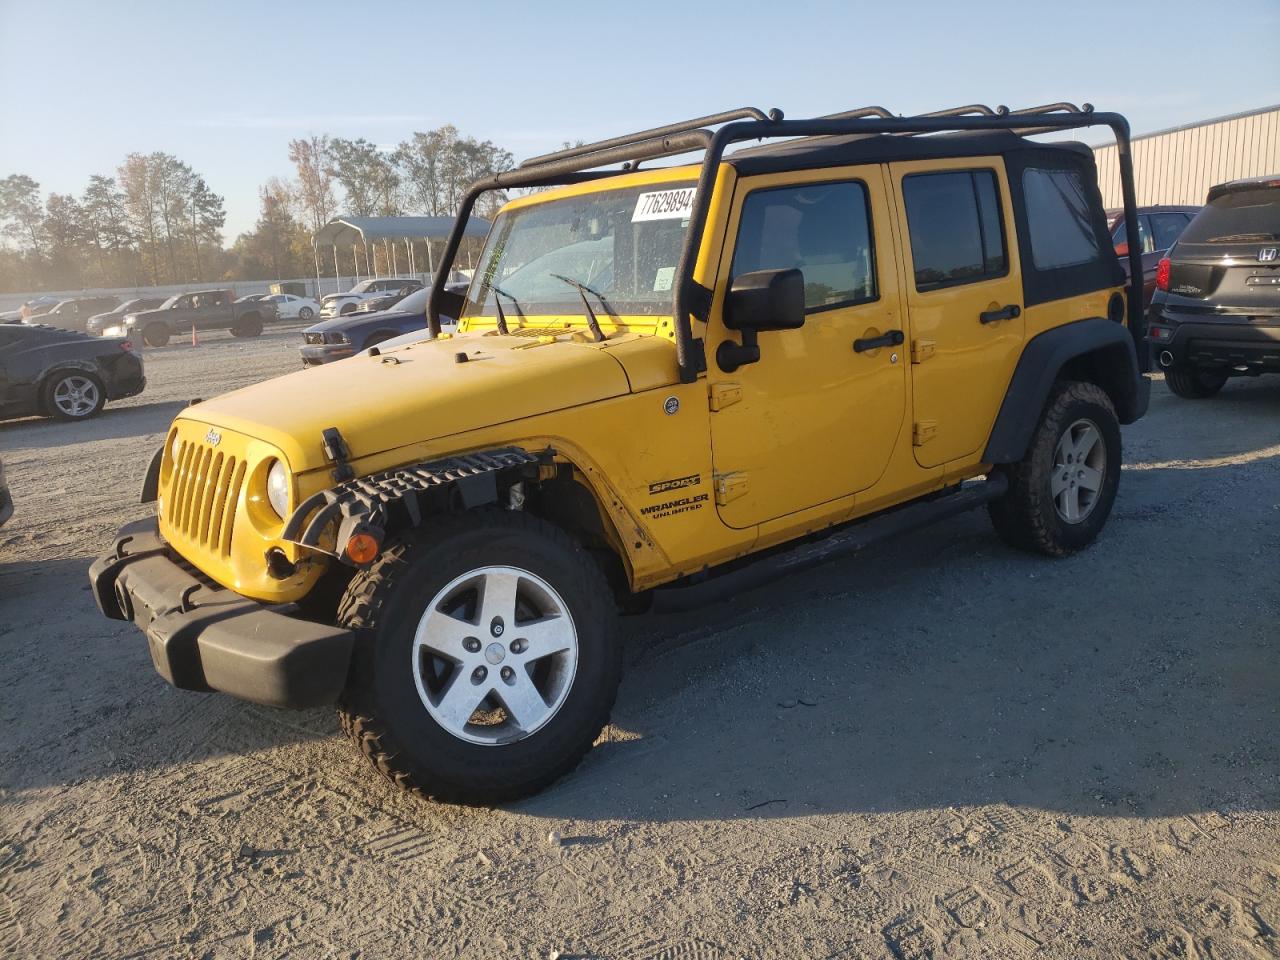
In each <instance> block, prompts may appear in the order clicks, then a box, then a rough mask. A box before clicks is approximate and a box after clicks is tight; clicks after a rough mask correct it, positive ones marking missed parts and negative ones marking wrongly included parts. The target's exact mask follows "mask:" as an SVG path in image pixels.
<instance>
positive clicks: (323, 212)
mask: <svg viewBox="0 0 1280 960" xmlns="http://www.w3.org/2000/svg"><path fill="white" fill-rule="evenodd" d="M289 160H290V161H291V162H292V163H293V166H294V169H295V170H296V171H297V174H298V186H297V198H298V203H299V204H300V205H301V207H302V209H303V211H304V212H305V215H306V222H307V226H308V227H310V228H311V232H312V233H315V232H316V231H317V230H319V229H320V228H321V227H323V226H324V225H325V224H326V223H328V222H329V221H330V220H331V219H333V215H334V212H335V211H336V210H337V200H336V199H335V198H334V195H333V180H334V176H335V174H334V172H333V167H334V157H333V151H332V148H331V146H330V142H329V137H328V136H327V135H324V136H318V137H316V136H312V137H308V138H307V139H305V140H302V139H298V140H290V141H289Z"/></svg>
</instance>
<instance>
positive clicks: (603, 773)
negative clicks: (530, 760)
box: [0, 328, 1280, 960]
mask: <svg viewBox="0 0 1280 960" xmlns="http://www.w3.org/2000/svg"><path fill="white" fill-rule="evenodd" d="M299 341H300V337H299V335H298V331H297V328H275V329H273V330H272V331H271V332H269V333H268V334H267V335H265V336H263V337H262V338H260V339H258V340H256V341H252V342H242V341H235V340H231V339H228V338H225V337H220V336H216V335H211V336H209V337H208V338H207V339H206V340H205V341H204V343H203V345H202V346H201V347H200V348H198V349H193V348H191V347H190V346H185V345H180V344H174V345H172V346H170V347H167V348H165V349H161V350H152V351H149V352H148V355H147V365H148V375H149V377H150V386H149V388H148V390H147V391H146V393H144V394H143V395H142V396H141V397H138V398H135V399H134V400H131V401H127V402H123V403H119V404H112V405H111V406H109V407H108V409H107V411H106V413H105V414H104V415H103V416H102V417H101V418H100V419H98V420H96V421H94V422H92V423H89V424H83V425H65V424H55V423H52V422H48V421H42V420H25V421H17V422H11V423H7V424H0V451H2V453H3V457H4V461H5V466H6V468H7V470H8V472H9V479H10V483H11V484H12V486H13V489H14V496H15V499H16V501H17V513H16V515H15V517H14V518H13V520H12V521H10V523H9V524H8V525H6V526H5V527H4V528H3V529H0V610H2V611H3V614H4V616H3V619H2V621H0V656H3V662H4V664H5V669H4V671H3V673H2V674H0V723H3V728H4V731H5V736H4V739H3V744H2V748H3V749H2V751H0V954H3V953H9V954H11V955H14V956H23V957H35V956H42V957H43V956H51V957H53V956H57V957H77V958H79V957H97V956H104V957H118V956H129V957H139V956H148V957H188V956H190V957H237V956H253V957H284V956H289V957H312V956H315V957H368V958H374V957H388V958H399V957H408V956H422V957H426V956H431V957H435V956H453V955H458V956H466V957H540V958H545V957H549V956H555V955H557V951H558V952H559V953H558V955H559V956H561V957H595V958H614V957H616V958H653V960H657V958H664V960H676V958H681V960H694V958H699V960H713V958H731V957H733V958H736V957H841V958H845V957H849V958H852V957H896V958H899V960H903V958H926V957H952V956H986V957H993V958H1011V957H1023V956H1036V957H1057V958H1080V957H1099V958H1103V957H1105V958H1113V957H1134V958H1138V957H1141V958H1147V957H1158V958H1179V957H1196V958H1202V960H1210V958H1213V960H1220V958H1242V960H1244V958H1248V960H1258V958H1264V957H1276V956H1280V814H1278V813H1277V807H1278V806H1280V742H1278V740H1277V733H1278V732H1280V659H1278V657H1277V647H1278V645H1280V627H1278V625H1280V587H1278V586H1277V577H1276V562H1277V559H1280V378H1273V379H1270V380H1261V381H1254V382H1248V383H1233V384H1231V385H1229V386H1228V388H1227V389H1226V390H1225V391H1224V393H1223V394H1222V395H1221V397H1219V398H1218V399H1216V400H1213V401H1210V402H1206V403H1188V402H1185V401H1178V400H1175V399H1174V398H1172V397H1171V396H1170V395H1169V394H1168V393H1167V392H1166V390H1165V388H1164V386H1163V385H1162V384H1159V383H1157V384H1156V385H1155V390H1154V398H1153V402H1152V409H1151V412H1150V415H1149V416H1148V417H1147V418H1146V419H1145V420H1144V421H1142V422H1141V423H1139V424H1137V425H1135V426H1133V427H1130V428H1126V430H1125V438H1124V440H1125V446H1126V459H1127V461H1128V467H1127V469H1126V472H1125V474H1124V479H1123V482H1122V484H1121V488H1120V499H1119V501H1118V503H1117V506H1116V510H1115V513H1114V514H1113V516H1112V519H1111V522H1110V524H1109V525H1108V527H1107V529H1106V531H1105V533H1104V535H1103V538H1102V539H1101V540H1100V542H1099V543H1098V544H1097V545H1096V546H1095V547H1094V548H1093V549H1091V550H1089V551H1087V552H1086V553H1084V554H1083V555H1080V556H1077V557H1074V558H1072V559H1069V560H1065V561H1056V562H1055V561H1048V560H1043V559H1039V558H1036V557H1031V556H1025V555H1021V554H1018V553H1014V552H1012V551H1010V550H1008V549H1006V548H1005V547H1003V546H1002V545H1001V544H1000V543H999V542H998V541H997V540H996V538H995V537H994V535H993V534H992V532H991V530H990V528H989V525H988V523H987V520H986V517H985V515H982V514H980V513H975V514H971V515H966V516H962V517H958V518H955V519H952V520H950V521H948V522H946V523H944V524H941V525H939V526H936V527H933V528H931V529H929V530H925V531H922V532H920V533H917V534H914V535H912V536H909V537H907V538H904V539H902V540H899V541H897V542H895V543H893V544H891V545H887V546H884V547H880V548H876V549H873V550H871V551H868V552H865V553H863V554H861V555H859V556H857V557H853V558H847V559H844V560H840V561H837V562H832V563H828V564H827V565H825V566H823V567H821V568H818V569H817V570H814V571H810V572H808V573H804V574H797V575H794V576H791V577H787V578H782V579H780V580H778V581H777V582H776V583H773V584H771V585H770V586H767V587H765V588H760V589H757V590H754V591H752V592H751V593H750V594H749V595H747V596H743V597H740V598H739V599H738V601H737V602H736V603H734V604H729V603H720V604H716V605H714V606H711V607H707V608H703V609H699V610H697V611H695V612H693V613H685V614H680V615H675V614H667V615H663V616H646V617H637V618H631V619H629V620H627V621H626V622H625V631H624V632H625V635H626V641H627V659H628V672H627V675H626V677H625V679H624V681H623V687H622V691H621V695H620V698H619V702H618V706H617V708H616V710H615V713H614V723H613V725H612V726H611V727H610V728H609V729H608V730H607V731H606V733H605V735H604V736H603V737H602V741H601V743H600V744H599V745H598V746H597V748H596V749H595V750H594V751H592V753H591V755H590V756H589V757H588V758H587V760H586V761H585V763H584V764H583V766H582V767H581V768H580V769H579V770H578V771H577V772H576V773H574V774H573V775H571V776H570V777H568V778H567V779H565V780H564V781H562V782H561V783H559V784H558V785H556V786H554V787H553V788H551V789H550V790H549V791H547V792H546V793H545V794H543V795H541V796H539V797H536V798H534V799H531V800H528V801H525V802H522V803H519V804H515V805H512V806H510V807H507V808H503V809H497V810H477V809H467V808H457V807H449V806H442V805H432V804H427V803H423V802H420V801H417V800H415V799H413V798H411V797H408V796H401V795H400V794H399V793H397V792H396V791H395V790H394V789H393V788H391V787H390V786H388V785H387V784H385V783H384V782H382V781H381V780H379V779H377V778H375V777H374V776H373V775H372V772H371V771H370V770H369V769H368V768H367V767H366V765H365V763H364V761H363V760H362V759H360V758H359V757H358V756H357V755H356V753H355V752H354V750H353V748H352V747H351V746H350V745H349V744H348V743H347V742H345V741H344V740H343V739H342V738H341V737H340V735H339V733H338V729H337V722H336V719H335V718H334V716H333V714H332V713H331V712H329V711H325V710H317V711H312V712H305V713H287V712H281V711H274V710H271V709H268V708H263V707H258V706H254V705H251V704H246V703H239V702H236V701H234V700H232V699H230V698H226V697H221V696H216V695H209V696H206V695H201V694H194V693H184V692H181V691H177V690H172V689H170V688H169V687H168V686H166V685H165V684H164V683H163V682H162V681H161V680H160V679H159V678H158V677H157V676H156V674H155V672H154V671H153V669H152V667H151V663H150V660H149V657H148V655H147V651H146V645H145V643H144V642H143V640H142V638H141V636H140V635H139V634H138V633H137V631H136V630H135V629H134V628H133V627H131V626H127V625H124V624H119V623H114V622H111V621H107V620H104V619H103V618H101V617H100V616H99V615H98V614H97V612H96V610H95V609H94V607H93V602H92V600H91V598H90V595H89V593H88V588H87V585H86V578H85V571H86V568H87V566H88V564H89V562H90V560H91V559H92V558H93V557H94V556H95V555H96V554H97V553H98V552H100V551H102V550H103V549H104V548H105V547H106V546H107V545H108V543H109V542H110V539H111V536H112V533H113V532H114V531H115V529H116V528H117V527H118V526H119V525H120V524H122V523H124V522H126V521H128V520H132V519H135V518H138V517H141V516H144V515H145V514H146V513H147V512H148V508H145V507H142V506H139V505H138V504H137V492H138V489H139V486H140V484H141V480H142V475H143V472H144V469H145V467H146V464H147V460H148V458H149V457H150V454H151V452H152V451H153V450H154V449H155V447H156V446H157V445H158V443H159V442H160V439H161V437H162V436H163V432H164V430H165V428H166V426H167V424H168V423H169V421H170V419H171V418H172V417H173V415H174V414H175V413H176V412H177V411H178V410H179V409H180V408H181V406H182V405H183V403H184V401H186V400H188V399H190V398H191V397H194V396H206V397H207V396H212V395H214V394H216V393H219V392H222V391H225V390H227V389H230V388H232V387H237V386H240V385H243V384H246V383H250V382H253V381H256V380H260V379H263V378H265V377H269V376H273V375H275V374H277V373H282V372H287V371H290V370H293V369H295V368H296V367H297V365H298V357H297V351H296V347H297V343H298V342H299Z"/></svg>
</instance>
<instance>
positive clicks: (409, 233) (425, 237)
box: [311, 217, 489, 294]
mask: <svg viewBox="0 0 1280 960" xmlns="http://www.w3.org/2000/svg"><path fill="white" fill-rule="evenodd" d="M452 231H453V217H338V218H336V219H334V220H330V221H329V222H328V223H326V224H325V225H324V226H323V227H321V228H320V229H319V230H317V231H316V232H315V233H314V234H312V237H311V246H312V249H313V251H314V253H315V261H316V292H317V294H318V293H319V292H320V284H321V278H320V248H321V247H332V248H333V278H334V283H335V284H337V285H338V286H341V284H342V270H341V267H340V265H339V259H338V257H339V254H338V251H339V250H340V249H342V250H345V249H346V248H347V247H348V246H349V247H350V248H351V260H352V266H353V267H354V269H353V270H352V273H353V274H354V275H355V277H356V280H357V282H358V281H359V280H360V279H361V278H362V276H363V277H379V276H382V275H384V273H383V272H380V271H379V269H378V257H377V245H378V244H379V243H381V244H382V249H383V265H384V266H385V267H386V272H385V275H386V276H397V275H398V274H399V273H400V263H399V259H400V258H399V250H400V245H401V244H402V243H403V244H404V250H405V265H406V268H407V269H408V271H409V273H411V274H416V273H417V272H418V264H417V257H416V251H415V244H417V243H418V242H419V241H421V242H422V244H423V245H424V246H425V247H426V251H427V270H428V272H429V273H431V274H432V275H434V274H435V254H434V253H433V252H432V249H431V243H432V241H433V240H441V241H444V240H447V239H448V238H449V234H450V233H451V232H452ZM488 232H489V221H488V220H485V219H483V218H481V217H471V218H470V220H469V221H468V222H467V224H466V227H465V229H464V230H463V236H464V237H479V238H483V237H484V236H485V235H486V234H488ZM371 244H372V245H373V247H374V255H373V257H372V258H370V256H369V247H370V245H371ZM361 252H363V254H364V272H363V274H362V273H361V270H360V255H361Z"/></svg>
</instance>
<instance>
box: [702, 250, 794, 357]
mask: <svg viewBox="0 0 1280 960" xmlns="http://www.w3.org/2000/svg"><path fill="white" fill-rule="evenodd" d="M724 325H725V326H726V327H728V328H729V329H730V330H739V331H741V332H742V342H741V343H734V342H733V341H732V340H726V341H724V342H723V343H721V344H720V346H719V347H717V348H716V363H717V364H718V365H719V366H720V369H721V370H723V371H724V372H725V373H733V371H735V370H737V369H738V368H739V367H741V366H743V365H744V364H748V363H757V362H759V360H760V344H759V342H758V340H757V337H756V335H757V334H758V333H759V332H760V331H761V330H794V329H796V328H797V327H802V326H804V274H803V273H801V272H800V271H799V270H796V269H794V268H792V269H790V270H757V271H755V272H754V273H744V274H743V275H742V276H740V277H734V279H733V285H732V286H731V287H730V288H729V295H728V296H727V297H726V298H725V302H724Z"/></svg>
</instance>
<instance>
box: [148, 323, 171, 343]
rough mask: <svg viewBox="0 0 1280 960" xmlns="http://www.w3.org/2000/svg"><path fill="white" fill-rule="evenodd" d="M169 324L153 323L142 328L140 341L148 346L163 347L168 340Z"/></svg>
mask: <svg viewBox="0 0 1280 960" xmlns="http://www.w3.org/2000/svg"><path fill="white" fill-rule="evenodd" d="M169 337H170V333H169V326H168V324H164V323H153V324H150V325H149V326H146V327H144V328H143V330H142V342H143V343H145V344H146V345H147V346H148V347H163V346H164V345H165V344H166V343H168V342H169Z"/></svg>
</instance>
